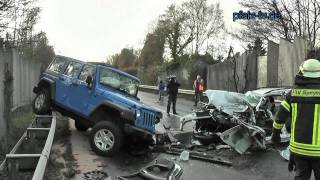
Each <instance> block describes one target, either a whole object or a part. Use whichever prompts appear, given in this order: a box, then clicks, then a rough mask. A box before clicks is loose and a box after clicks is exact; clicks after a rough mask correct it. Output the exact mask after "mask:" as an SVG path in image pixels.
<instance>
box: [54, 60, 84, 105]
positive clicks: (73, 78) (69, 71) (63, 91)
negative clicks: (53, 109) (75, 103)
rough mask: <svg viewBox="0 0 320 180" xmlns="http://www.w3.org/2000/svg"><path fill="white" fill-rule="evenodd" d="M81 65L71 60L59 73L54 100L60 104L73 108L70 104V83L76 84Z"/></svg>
mask: <svg viewBox="0 0 320 180" xmlns="http://www.w3.org/2000/svg"><path fill="white" fill-rule="evenodd" d="M81 67H82V64H81V63H79V62H75V61H71V62H70V63H69V64H68V66H67V68H66V70H65V71H64V73H62V74H61V75H60V77H59V80H58V81H57V86H56V101H57V102H58V104H59V105H60V106H64V107H66V108H68V109H71V110H74V108H73V107H72V105H71V104H70V95H71V94H72V85H73V84H77V77H78V75H79V72H80V69H81Z"/></svg>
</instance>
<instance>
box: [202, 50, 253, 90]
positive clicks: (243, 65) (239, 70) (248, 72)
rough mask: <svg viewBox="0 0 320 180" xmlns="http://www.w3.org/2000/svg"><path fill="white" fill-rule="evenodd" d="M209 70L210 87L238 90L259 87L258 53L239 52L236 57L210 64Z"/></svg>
mask: <svg viewBox="0 0 320 180" xmlns="http://www.w3.org/2000/svg"><path fill="white" fill-rule="evenodd" d="M234 63H235V64H234ZM207 71H208V79H207V84H208V89H218V90H227V91H238V92H245V91H247V90H251V89H255V88H256V87H257V54H256V53H254V52H251V53H248V52H245V53H243V54H241V55H238V54H237V55H236V56H235V59H232V58H230V59H226V60H225V61H223V62H221V63H218V64H214V65H212V66H209V67H208V70H207ZM234 71H236V73H234Z"/></svg>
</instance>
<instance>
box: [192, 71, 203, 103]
mask: <svg viewBox="0 0 320 180" xmlns="http://www.w3.org/2000/svg"><path fill="white" fill-rule="evenodd" d="M193 89H194V94H195V98H194V99H195V100H194V106H197V105H198V102H199V100H200V97H201V96H202V93H203V91H204V82H203V79H202V78H201V76H200V75H197V79H196V80H194V83H193Z"/></svg>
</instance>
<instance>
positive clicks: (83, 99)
mask: <svg viewBox="0 0 320 180" xmlns="http://www.w3.org/2000/svg"><path fill="white" fill-rule="evenodd" d="M95 71H96V69H95V66H93V65H89V64H85V65H84V66H83V67H82V70H81V72H80V74H79V77H78V79H77V83H74V84H72V85H71V90H72V93H71V94H70V99H69V102H70V105H71V106H72V107H73V108H74V109H75V110H76V111H77V112H78V113H80V114H82V115H85V116H87V115H89V111H90V109H91V108H93V107H92V106H91V105H92V104H93V103H94V101H95V99H96V96H95V95H94V90H95V89H94V82H95ZM89 75H90V76H91V77H93V81H92V84H91V85H90V86H89V85H88V84H87V83H86V79H87V77H88V76H89Z"/></svg>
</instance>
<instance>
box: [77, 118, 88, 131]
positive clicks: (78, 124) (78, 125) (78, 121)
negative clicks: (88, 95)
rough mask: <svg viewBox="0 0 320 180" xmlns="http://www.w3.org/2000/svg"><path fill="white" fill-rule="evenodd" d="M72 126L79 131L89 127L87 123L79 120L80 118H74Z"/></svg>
mask: <svg viewBox="0 0 320 180" xmlns="http://www.w3.org/2000/svg"><path fill="white" fill-rule="evenodd" d="M74 126H75V127H76V129H77V130H78V131H80V132H85V131H87V130H88V129H89V126H88V125H87V124H85V123H83V122H81V121H80V120H74Z"/></svg>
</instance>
